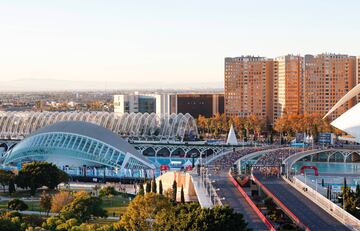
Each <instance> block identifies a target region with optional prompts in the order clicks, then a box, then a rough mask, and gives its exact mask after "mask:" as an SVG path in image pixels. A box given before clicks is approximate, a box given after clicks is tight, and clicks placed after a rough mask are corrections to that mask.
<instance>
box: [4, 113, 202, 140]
mask: <svg viewBox="0 0 360 231" xmlns="http://www.w3.org/2000/svg"><path fill="white" fill-rule="evenodd" d="M59 121H85V122H91V123H95V124H97V125H100V126H102V127H105V128H107V129H109V130H111V131H112V132H114V133H116V134H119V135H120V136H122V137H124V138H128V139H130V140H153V141H186V140H187V139H192V138H196V137H198V131H197V126H196V122H195V120H194V118H193V117H192V116H191V115H190V114H181V113H180V114H155V113H151V114H149V113H144V114H142V113H130V114H129V113H124V114H118V113H108V112H0V139H23V138H24V137H26V136H28V135H30V134H31V133H33V132H35V131H36V130H37V129H39V128H42V127H45V126H48V125H51V124H54V123H56V122H59Z"/></svg>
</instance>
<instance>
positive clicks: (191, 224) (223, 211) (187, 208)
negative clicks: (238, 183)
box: [154, 203, 247, 231]
mask: <svg viewBox="0 0 360 231" xmlns="http://www.w3.org/2000/svg"><path fill="white" fill-rule="evenodd" d="M154 230H158V231H160V230H173V231H182V230H202V231H203V230H204V231H210V230H211V231H215V230H230V231H233V230H234V231H235V230H240V231H241V230H247V224H246V222H245V221H244V219H243V215H242V214H239V213H236V212H234V210H233V209H231V208H229V207H228V206H224V207H219V206H216V207H215V208H213V209H207V208H201V207H200V206H199V204H197V203H186V204H177V205H175V206H173V207H171V209H167V210H165V209H162V210H161V211H160V212H159V213H158V214H157V215H156V219H155V224H154Z"/></svg>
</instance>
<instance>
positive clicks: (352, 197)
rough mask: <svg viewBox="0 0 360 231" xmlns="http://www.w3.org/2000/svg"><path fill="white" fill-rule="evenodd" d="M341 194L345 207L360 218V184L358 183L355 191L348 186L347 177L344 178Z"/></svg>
mask: <svg viewBox="0 0 360 231" xmlns="http://www.w3.org/2000/svg"><path fill="white" fill-rule="evenodd" d="M341 196H342V200H343V207H344V209H345V210H346V211H347V212H349V213H351V214H352V215H353V216H355V217H356V218H358V219H360V185H356V190H355V191H353V190H351V188H350V187H348V186H347V184H346V178H344V187H343V190H342V195H341Z"/></svg>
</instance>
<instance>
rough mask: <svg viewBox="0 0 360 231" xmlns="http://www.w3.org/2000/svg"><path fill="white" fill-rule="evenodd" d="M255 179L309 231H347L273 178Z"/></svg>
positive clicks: (259, 175)
mask: <svg viewBox="0 0 360 231" xmlns="http://www.w3.org/2000/svg"><path fill="white" fill-rule="evenodd" d="M255 176H256V178H257V179H258V180H259V181H260V182H261V183H262V184H263V185H264V186H265V187H266V188H267V189H268V190H269V191H270V192H271V193H273V194H274V195H275V196H276V197H277V198H278V199H279V200H280V201H281V202H282V203H283V204H284V205H285V206H286V207H287V208H288V209H289V210H290V211H291V212H292V213H293V214H295V216H297V217H298V218H299V220H300V221H301V222H302V223H304V224H305V225H307V226H308V227H309V229H310V230H312V231H314V230H319V231H324V230H326V231H342V230H349V229H348V228H347V227H346V226H345V225H343V224H342V223H340V222H339V221H338V220H336V219H335V218H334V217H332V216H331V215H330V214H328V213H327V212H325V211H324V210H323V209H322V208H320V207H319V206H318V205H316V204H314V203H313V202H312V201H310V200H309V199H308V198H306V197H305V196H304V195H303V194H301V193H300V192H298V191H297V190H296V189H294V188H293V187H291V186H290V185H288V184H287V183H286V182H285V181H284V180H283V179H281V178H277V177H275V176H272V177H265V176H263V175H261V174H255Z"/></svg>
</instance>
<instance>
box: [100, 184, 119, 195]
mask: <svg viewBox="0 0 360 231" xmlns="http://www.w3.org/2000/svg"><path fill="white" fill-rule="evenodd" d="M116 195H118V192H117V191H116V190H115V188H114V187H112V186H105V187H103V188H102V189H100V191H99V196H100V197H109V196H116Z"/></svg>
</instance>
